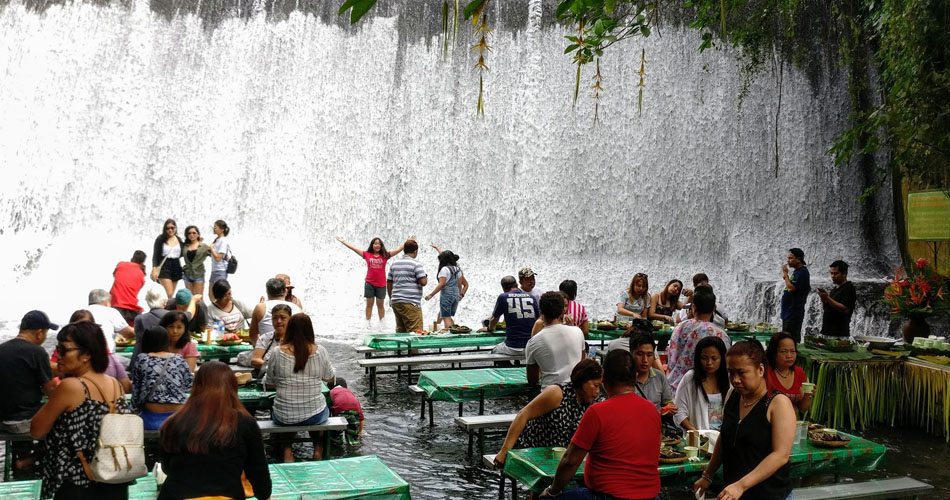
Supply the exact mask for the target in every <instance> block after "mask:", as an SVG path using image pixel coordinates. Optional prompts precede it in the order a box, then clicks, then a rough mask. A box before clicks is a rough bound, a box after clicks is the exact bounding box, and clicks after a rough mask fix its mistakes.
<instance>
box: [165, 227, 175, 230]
mask: <svg viewBox="0 0 950 500" xmlns="http://www.w3.org/2000/svg"><path fill="white" fill-rule="evenodd" d="M169 229H172V230H174V229H175V226H165V230H166V231H168V230H169Z"/></svg>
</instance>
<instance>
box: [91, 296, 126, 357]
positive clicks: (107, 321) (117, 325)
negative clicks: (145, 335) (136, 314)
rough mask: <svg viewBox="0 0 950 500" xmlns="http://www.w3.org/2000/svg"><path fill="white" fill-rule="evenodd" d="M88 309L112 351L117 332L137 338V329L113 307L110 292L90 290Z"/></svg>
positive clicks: (113, 350) (111, 351)
mask: <svg viewBox="0 0 950 500" xmlns="http://www.w3.org/2000/svg"><path fill="white" fill-rule="evenodd" d="M86 309H88V310H89V312H90V313H92V317H93V319H94V320H95V322H96V324H98V325H99V326H100V327H102V333H103V334H104V335H105V336H106V347H107V348H108V349H109V352H110V353H113V352H115V336H116V334H118V335H122V336H123V337H125V338H127V339H134V338H135V330H134V329H133V328H132V327H131V326H129V323H128V322H127V321H126V320H125V318H123V317H122V314H120V313H119V311H116V310H115V309H113V308H112V297H111V296H110V295H109V292H107V291H105V290H103V289H101V288H96V289H95V290H92V291H91V292H89V306H88V307H87V308H86Z"/></svg>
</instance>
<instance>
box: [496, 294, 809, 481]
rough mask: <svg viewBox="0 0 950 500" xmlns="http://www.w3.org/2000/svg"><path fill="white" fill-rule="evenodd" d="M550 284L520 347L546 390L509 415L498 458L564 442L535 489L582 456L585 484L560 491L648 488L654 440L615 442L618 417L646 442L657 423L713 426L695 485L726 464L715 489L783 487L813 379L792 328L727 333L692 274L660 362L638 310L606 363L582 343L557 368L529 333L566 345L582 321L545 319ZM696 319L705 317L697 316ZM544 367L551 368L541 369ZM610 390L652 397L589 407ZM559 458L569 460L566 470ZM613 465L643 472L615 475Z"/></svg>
mask: <svg viewBox="0 0 950 500" xmlns="http://www.w3.org/2000/svg"><path fill="white" fill-rule="evenodd" d="M555 294H556V292H548V293H545V294H543V295H542V296H541V299H540V301H539V303H540V304H539V305H540V308H539V309H540V314H541V319H542V321H543V322H544V325H545V326H544V328H542V329H541V330H540V332H538V333H537V334H535V336H534V337H532V338H531V339H530V340H529V342H528V348H526V362H527V363H528V374H529V377H528V378H529V380H530V379H532V378H533V377H532V376H531V373H532V370H533V369H535V370H537V369H538V368H539V366H540V368H541V369H540V372H541V374H540V378H539V381H540V382H541V385H542V390H541V392H540V394H538V396H537V397H535V398H534V399H533V400H532V401H531V402H530V403H528V405H527V406H525V407H524V408H522V409H521V411H519V412H518V414H517V416H516V417H515V419H514V420H513V422H512V423H511V425H510V427H509V429H508V434H507V436H506V438H505V441H504V444H503V445H502V447H501V449H500V450H499V452H498V453H497V454H496V456H495V461H496V462H497V463H499V464H503V463H504V462H505V461H506V460H507V459H508V455H509V452H510V451H511V450H512V449H519V448H531V447H567V452H566V453H565V455H564V457H563V458H562V459H561V462H560V464H559V468H558V473H557V475H556V477H555V484H553V485H552V486H551V487H550V488H549V489H548V490H546V491H545V492H544V493H543V494H542V495H541V496H542V498H545V497H549V496H559V495H560V494H561V490H562V488H563V487H564V486H565V485H566V484H565V483H566V481H561V480H560V479H561V478H562V477H564V478H570V477H573V470H571V467H575V468H576V467H577V465H578V464H579V463H581V461H582V460H583V459H584V457H585V456H586V457H587V460H588V462H587V464H588V465H587V469H585V488H586V490H587V491H586V492H570V494H568V495H566V496H565V497H564V498H591V497H590V496H585V495H588V494H590V493H591V492H593V494H595V496H594V497H593V498H600V497H598V496H596V494H601V495H608V496H607V497H606V498H611V497H616V498H653V497H655V496H656V495H657V493H658V488H659V477H658V473H657V467H656V465H657V458H658V455H657V450H658V449H659V443H657V444H656V446H652V445H651V446H645V445H644V446H639V445H638V446H618V445H617V444H616V443H615V442H614V441H612V440H611V439H607V438H605V437H603V436H604V434H605V433H621V434H623V433H627V432H630V431H628V430H627V429H626V428H624V426H626V427H638V428H648V429H651V431H650V432H653V433H655V436H653V437H649V436H647V437H649V438H650V439H651V441H650V443H652V440H654V439H655V440H659V436H660V434H661V429H666V430H665V431H662V432H666V433H670V432H674V433H675V432H681V433H685V431H690V430H713V431H718V432H720V435H719V439H718V440H716V446H715V449H714V450H710V451H711V452H712V454H713V455H712V458H711V460H710V464H709V466H708V467H707V468H706V470H705V471H704V472H703V474H702V478H701V479H700V480H698V481H697V482H696V484H695V488H696V489H697V490H705V489H706V488H708V487H709V486H710V483H711V478H712V477H713V475H714V474H715V473H716V472H717V470H718V469H719V468H720V467H722V468H723V473H724V475H725V480H726V481H725V488H724V489H723V494H725V495H726V496H725V497H720V498H738V497H739V496H740V495H743V492H744V493H745V495H747V496H749V497H751V498H786V497H788V495H789V494H790V492H791V486H790V484H791V483H790V480H789V476H788V474H789V467H788V464H787V463H788V458H789V455H790V452H791V449H792V444H793V442H794V438H795V433H796V426H795V422H796V420H797V419H798V417H797V415H796V413H799V412H804V411H807V410H808V408H809V407H810V405H811V401H812V397H813V396H814V390H812V391H810V392H807V393H805V392H803V390H802V384H803V383H805V382H806V377H805V373H804V371H803V370H802V369H801V368H800V367H798V366H796V364H795V363H796V357H797V350H796V344H795V341H794V340H793V338H792V336H791V335H789V334H788V333H785V332H779V333H776V334H774V335H773V336H772V338H771V340H770V341H769V344H768V348H767V349H765V348H763V346H762V344H761V343H760V342H759V341H756V340H749V341H741V342H736V343H735V344H733V343H732V342H731V341H730V339H729V337H728V336H727V335H726V334H725V332H723V331H722V330H721V329H719V328H717V327H715V326H714V325H711V323H710V322H709V318H710V313H711V312H712V310H713V309H714V304H715V296H714V295H713V294H712V291H711V289H708V287H702V286H700V287H697V290H696V292H695V293H694V294H693V297H692V298H693V301H692V302H693V304H692V306H691V307H692V311H691V312H692V314H691V316H692V318H691V319H688V320H687V321H685V322H681V323H680V324H679V325H677V327H676V328H675V329H674V332H673V334H672V338H671V342H670V343H671V346H675V347H673V349H674V350H678V352H677V353H676V356H674V357H673V358H672V359H671V364H675V365H676V366H675V367H674V366H663V365H662V364H661V363H659V361H658V359H657V357H656V355H655V349H656V344H655V341H654V339H653V335H652V327H651V325H650V323H649V322H648V321H646V320H639V321H636V320H635V321H634V322H633V324H632V325H631V327H630V329H629V330H628V331H627V332H626V333H625V335H624V337H623V338H622V339H619V340H618V341H614V342H612V343H611V345H610V346H609V348H608V350H607V353H606V355H605V356H604V357H603V361H602V364H601V363H598V362H597V361H595V360H594V359H592V358H589V357H584V354H583V353H580V354H579V356H580V360H579V361H578V362H576V363H574V364H573V365H571V366H570V367H569V369H567V370H566V371H565V370H564V369H563V368H564V367H556V366H550V360H547V358H546V357H544V356H541V357H539V356H538V355H537V354H536V353H533V352H532V349H531V343H532V342H534V341H535V339H536V338H537V337H538V335H541V332H544V331H545V330H547V331H548V333H547V335H549V336H553V335H560V336H561V337H562V338H561V339H559V340H554V339H550V338H549V339H546V340H545V343H546V344H549V345H569V346H570V348H569V349H568V350H569V351H570V352H571V354H573V351H574V350H576V349H578V348H577V347H576V346H575V345H574V344H573V343H571V342H572V341H573V340H575V337H576V336H578V335H579V332H568V331H567V329H566V328H565V327H561V328H554V329H551V328H550V327H551V326H554V325H552V323H553V322H555V321H556V317H557V307H563V304H564V302H563V301H558V300H556V299H555V298H554V295H555ZM692 322H699V323H707V325H706V326H705V327H699V326H696V325H693V324H692ZM561 325H562V326H563V324H561ZM700 326H701V325H700ZM571 328H573V327H571ZM668 354H669V351H668ZM546 363H547V365H546ZM536 365H538V366H536ZM545 366H547V367H546V368H545ZM602 366H603V368H602ZM677 368H678V369H679V370H681V372H682V373H681V375H680V376H679V377H678V379H676V380H673V378H672V377H671V376H670V375H671V374H672V373H674V372H675V370H676V369H677ZM563 373H568V374H569V377H567V378H564V377H563V376H562V375H560V374H563ZM545 375H553V378H552V379H546V378H545ZM602 387H603V389H604V390H605V392H606V401H605V398H604V394H603V393H602V391H601V388H602ZM811 389H814V388H813V387H811ZM615 399H618V400H625V399H626V400H631V401H632V400H642V401H644V402H646V403H649V405H648V406H647V405H639V406H637V405H634V404H632V403H630V404H629V405H628V404H627V403H623V404H621V401H617V402H615V403H613V409H612V410H610V411H608V407H607V406H604V408H603V410H602V411H599V412H593V413H592V411H591V410H592V409H596V408H598V407H599V405H605V404H606V403H608V402H610V401H611V400H615ZM615 410H620V411H622V412H626V413H625V415H624V419H623V420H622V421H619V422H618V421H615V419H614V417H613V416H612V414H613V413H614V411H615ZM740 421H742V423H743V424H742V431H741V432H740V431H739V422H740ZM632 424H635V425H632ZM654 424H656V425H654ZM614 426H617V427H618V428H617V429H614V428H613V427H614ZM621 428H623V429H622V430H621ZM592 433H593V434H592ZM598 433H599V434H598ZM592 435H596V436H600V437H595V438H592V437H591V436H592ZM631 439H633V438H632V437H631ZM562 468H565V469H566V471H567V472H565V474H564V475H562V471H561V469H562ZM620 477H626V478H634V477H635V478H639V479H638V481H626V482H625V481H617V480H615V479H616V478H620ZM574 495H580V496H574Z"/></svg>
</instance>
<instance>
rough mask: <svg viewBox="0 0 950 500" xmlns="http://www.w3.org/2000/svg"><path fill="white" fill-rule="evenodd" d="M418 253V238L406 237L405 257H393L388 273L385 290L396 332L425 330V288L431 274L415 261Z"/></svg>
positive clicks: (403, 251)
mask: <svg viewBox="0 0 950 500" xmlns="http://www.w3.org/2000/svg"><path fill="white" fill-rule="evenodd" d="M418 254H419V244H418V243H416V240H411V239H410V240H406V243H405V245H403V250H402V256H401V257H399V258H397V259H393V263H392V264H391V265H390V266H389V275H388V276H386V292H387V294H388V295H389V304H390V305H391V306H392V308H393V315H394V316H395V317H396V333H405V332H413V331H416V330H421V329H422V287H424V286H426V283H427V282H428V276H427V275H426V271H425V269H424V268H423V267H422V264H421V263H420V262H419V261H418V260H416V256H417V255H418Z"/></svg>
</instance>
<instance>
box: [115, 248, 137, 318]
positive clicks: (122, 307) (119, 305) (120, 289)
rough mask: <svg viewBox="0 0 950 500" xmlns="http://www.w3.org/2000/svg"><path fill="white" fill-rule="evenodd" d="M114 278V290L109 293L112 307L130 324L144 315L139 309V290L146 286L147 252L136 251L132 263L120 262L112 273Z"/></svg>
mask: <svg viewBox="0 0 950 500" xmlns="http://www.w3.org/2000/svg"><path fill="white" fill-rule="evenodd" d="M112 276H113V278H114V280H113V282H112V290H110V291H109V296H110V297H111V299H112V300H111V302H112V307H113V308H115V309H116V310H117V311H119V314H121V315H122V318H124V319H125V321H127V322H128V323H129V326H131V325H132V324H133V322H134V321H135V317H136V316H138V315H139V314H141V313H142V308H141V307H139V290H141V289H142V285H144V284H145V252H143V251H141V250H136V251H135V253H133V254H132V261H131V262H119V263H118V264H117V265H116V266H115V271H112Z"/></svg>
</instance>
